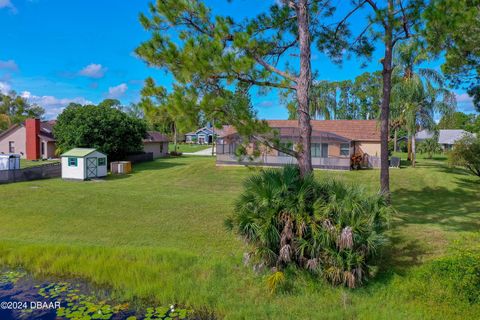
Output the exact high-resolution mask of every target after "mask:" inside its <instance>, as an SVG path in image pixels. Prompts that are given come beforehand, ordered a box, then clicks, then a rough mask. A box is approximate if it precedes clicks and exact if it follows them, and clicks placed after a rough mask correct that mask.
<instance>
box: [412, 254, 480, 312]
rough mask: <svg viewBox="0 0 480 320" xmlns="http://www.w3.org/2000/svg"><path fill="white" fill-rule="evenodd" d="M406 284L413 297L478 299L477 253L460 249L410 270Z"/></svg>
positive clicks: (479, 259)
mask: <svg viewBox="0 0 480 320" xmlns="http://www.w3.org/2000/svg"><path fill="white" fill-rule="evenodd" d="M412 275H413V276H412V277H411V278H410V280H409V283H408V285H407V289H408V291H409V292H410V293H411V294H413V296H414V297H415V298H421V299H422V300H427V301H428V300H429V301H435V302H441V303H443V302H449V303H456V302H458V301H459V302H461V303H467V304H470V305H471V304H478V303H479V302H480V254H479V253H478V252H473V251H466V250H462V251H460V252H459V253H457V254H455V255H452V256H447V257H443V258H440V259H437V260H433V261H431V262H429V263H427V264H425V265H424V266H421V267H420V268H418V269H416V270H414V271H413V274H412Z"/></svg>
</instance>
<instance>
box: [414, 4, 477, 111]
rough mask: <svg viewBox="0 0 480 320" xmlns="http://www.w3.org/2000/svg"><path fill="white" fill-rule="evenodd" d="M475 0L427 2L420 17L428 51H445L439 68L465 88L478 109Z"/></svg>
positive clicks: (456, 83)
mask: <svg viewBox="0 0 480 320" xmlns="http://www.w3.org/2000/svg"><path fill="white" fill-rule="evenodd" d="M479 4H480V2H479V1H478V0H435V1H431V2H430V4H429V6H428V8H427V10H426V11H425V13H424V17H425V18H426V20H427V23H426V30H425V38H426V40H427V42H428V45H429V48H428V49H429V51H430V52H433V53H435V54H440V53H443V52H445V62H444V63H443V65H442V71H443V73H444V74H446V75H447V76H448V78H449V80H451V82H452V83H453V84H454V85H456V86H458V87H465V86H467V87H469V94H470V95H471V96H473V97H474V105H475V107H476V109H477V111H480V90H478V89H479V86H478V85H479V80H478V79H479V78H478V76H479V74H480V73H479V71H480V50H479V48H480V19H478V5H479Z"/></svg>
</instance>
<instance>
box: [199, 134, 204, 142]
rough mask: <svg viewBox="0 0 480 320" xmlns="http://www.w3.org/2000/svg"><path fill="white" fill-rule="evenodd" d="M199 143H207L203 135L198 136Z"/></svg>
mask: <svg viewBox="0 0 480 320" xmlns="http://www.w3.org/2000/svg"><path fill="white" fill-rule="evenodd" d="M198 143H199V144H204V143H205V136H204V135H203V134H202V135H199V136H198Z"/></svg>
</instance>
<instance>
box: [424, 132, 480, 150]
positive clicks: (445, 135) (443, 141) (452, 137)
mask: <svg viewBox="0 0 480 320" xmlns="http://www.w3.org/2000/svg"><path fill="white" fill-rule="evenodd" d="M434 134H435V133H434V132H433V131H429V130H422V131H419V132H418V133H417V134H416V135H415V141H416V142H422V141H423V140H425V139H431V138H433V136H434ZM468 135H472V133H470V132H468V131H465V130H461V129H441V130H439V131H438V143H439V144H440V145H441V146H442V149H443V150H451V149H452V147H453V145H454V144H455V142H456V141H457V140H460V139H461V138H463V137H464V136H468Z"/></svg>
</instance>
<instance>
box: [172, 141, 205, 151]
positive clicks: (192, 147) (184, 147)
mask: <svg viewBox="0 0 480 320" xmlns="http://www.w3.org/2000/svg"><path fill="white" fill-rule="evenodd" d="M177 149H178V151H179V152H182V153H185V152H187V153H188V152H197V151H201V150H205V149H212V146H211V145H202V144H186V143H182V144H177ZM168 150H169V151H173V150H174V144H173V143H170V144H169V145H168Z"/></svg>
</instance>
